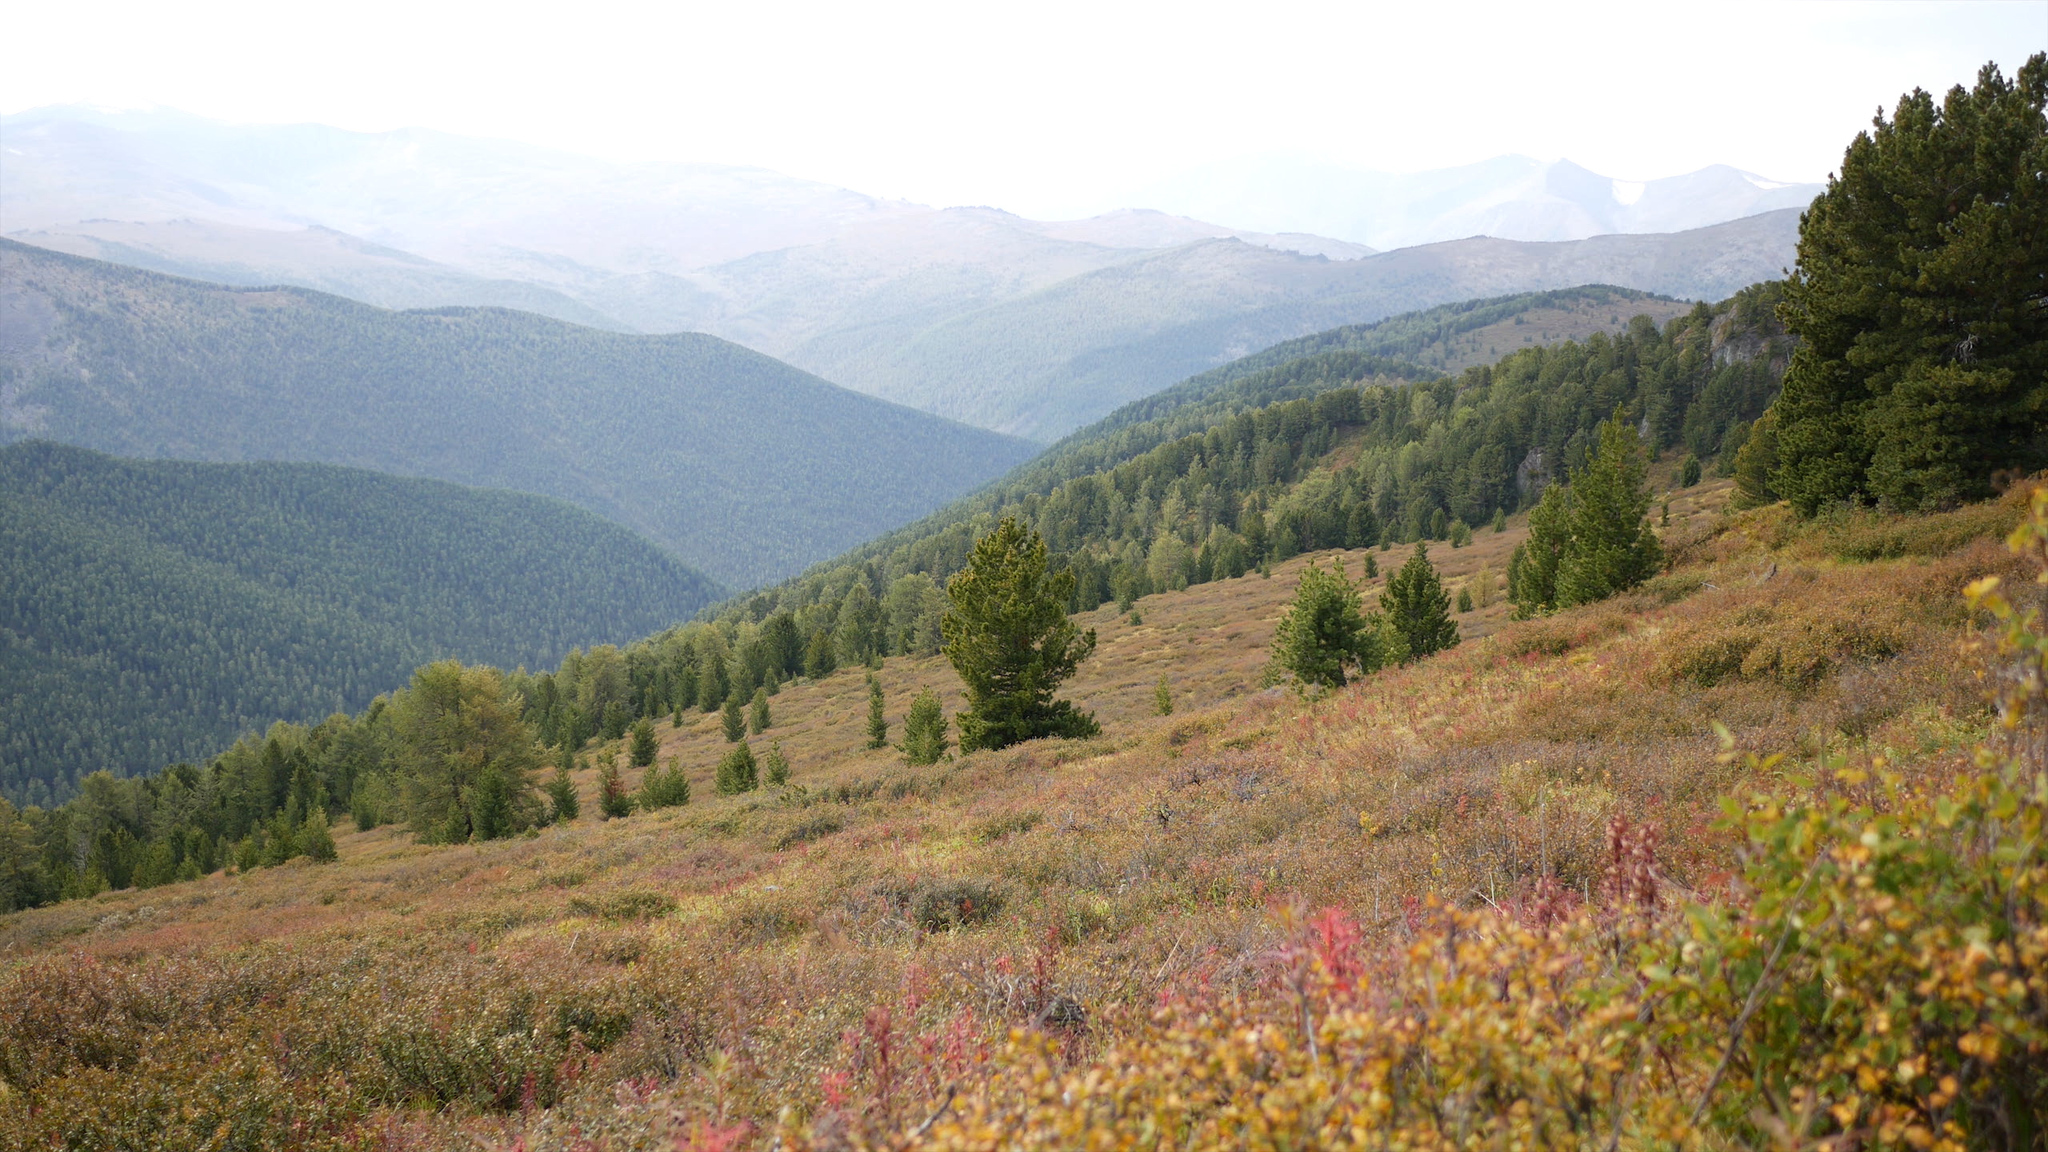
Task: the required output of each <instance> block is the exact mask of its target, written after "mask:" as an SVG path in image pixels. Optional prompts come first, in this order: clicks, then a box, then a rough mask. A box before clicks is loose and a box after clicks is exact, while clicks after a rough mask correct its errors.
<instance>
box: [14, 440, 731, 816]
mask: <svg viewBox="0 0 2048 1152" xmlns="http://www.w3.org/2000/svg"><path fill="white" fill-rule="evenodd" d="M0 590H4V591H0V704H4V707H0V795H4V796H7V797H8V798H10V799H12V800H14V801H16V802H26V803H38V804H45V805H47V804H49V803H51V802H52V801H53V800H61V799H63V798H64V797H66V796H68V795H70V793H71V792H72V791H73V790H74V789H75V788H76V786H77V783H78V781H79V779H80V778H81V777H82V776H83V775H85V774H86V773H89V772H92V771H94V770H97V769H101V768H107V769H112V770H113V771H114V772H115V773H116V774H121V775H126V774H131V773H141V772H145V771H150V772H153V771H156V770H157V769H160V768H162V767H163V766H164V765H166V764H169V763H172V762H174V761H178V760H198V759H201V758H203V757H206V756H210V755H213V754H214V753H216V752H218V751H219V750H220V749H221V748H223V747H225V746H226V745H227V744H228V743H230V742H231V741H233V740H234V739H235V738H236V737H237V736H238V735H240V734H241V733H242V732H244V731H246V730H249V729H252V728H254V729H262V728H265V727H268V726H269V725H270V724H271V723H272V722H273V721H276V720H302V721H311V720H318V719H320V718H322V717H325V716H326V715H328V714H329V713H331V712H335V711H338V710H349V711H354V710H357V709H360V708H362V707H363V706H364V705H366V704H368V703H369V701H370V699H371V698H372V697H373V696H375V695H377V694H378V693H380V692H385V691H388V690H390V689H391V688H392V687H393V686H395V685H398V684H402V683H404V681H405V679H406V677H407V676H409V675H410V674H411V672H412V669H413V668H415V667H416V666H418V665H420V664H423V663H426V662H427V661H430V660H436V659H440V658H443V657H450V656H454V657H460V658H461V659H464V660H470V661H485V662H490V663H494V664H501V665H504V666H506V667H511V666H514V665H519V664H525V665H531V666H535V667H552V666H553V665H554V664H556V663H557V662H559V661H560V660H561V659H562V657H563V656H564V655H565V654H566V653H567V652H568V651H569V650H570V649H571V648H573V647H575V646H576V645H587V644H591V643H596V642H602V641H607V640H625V639H629V638H631V637H634V636H640V635H645V634H647V633H648V632H650V631H653V630H655V629H658V628H661V627H663V626H665V625H667V624H669V623H672V622H674V621H676V620H678V619H682V618H685V617H687V616H689V615H690V614H691V613H693V612H695V611H697V610H698V609H699V608H701V607H702V606H703V605H704V604H705V603H707V602H708V601H710V600H711V599H712V598H713V597H714V596H716V595H717V594H718V588H717V586H716V585H715V584H713V583H712V582H711V581H710V580H708V579H706V578H705V577H704V576H702V575H700V574H698V573H697V572H694V571H692V570H691V569H689V568H687V567H685V566H684V565H683V564H682V563H680V562H679V561H677V560H676V559H674V558H673V557H671V556H669V555H668V554H666V553H664V552H662V551H661V550H660V549H658V548H656V547H654V546H653V545H651V544H648V543H647V542H646V541H644V540H641V539H640V538H638V537H636V536H634V535H633V534H632V533H631V532H628V531H626V530H625V529H623V528H620V527H618V526H616V525H614V524H611V523H608V522H606V521H604V520H601V519H599V518H598V517H595V516H592V515H591V514H589V513H587V512H584V511H583V510H581V509H579V508H576V507H574V506H572V505H569V504H565V503H563V502H561V501H557V500H551V499H548V498H545V497H538V496H529V495H524V494H521V493H513V492H502V491H485V490H477V489H471V488H463V487H458V486H456V485H453V484H446V483H442V482H440V481H434V480H414V479H403V478H399V477H393V476H385V475H382V474H378V473H373V472H365V471H361V470H358V469H351V468H338V467H332V466H327V465H317V464H233V465H229V464H192V463H174V462H169V461H133V460H120V459H114V458H111V457H107V456H102V455H100V454H98V453H95V452H90V451H86V450H84V449H80V448H74V447H69V446H63V445H57V444H52V443H48V442H42V441H32V442H28V443H22V444H15V445H11V446H8V447H6V448H0Z"/></svg>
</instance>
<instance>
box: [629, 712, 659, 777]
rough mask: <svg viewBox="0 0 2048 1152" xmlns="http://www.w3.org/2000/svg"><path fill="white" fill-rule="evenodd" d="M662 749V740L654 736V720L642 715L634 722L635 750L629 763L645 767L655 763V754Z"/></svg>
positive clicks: (637, 766) (636, 766)
mask: <svg viewBox="0 0 2048 1152" xmlns="http://www.w3.org/2000/svg"><path fill="white" fill-rule="evenodd" d="M660 750H661V742H660V741H658V740H656V739H655V738H654V721H652V720H649V719H646V718H645V717H642V718H641V719H639V720H637V721H634V723H633V750H632V753H631V755H630V756H629V757H628V761H627V762H628V763H630V764H632V765H633V767H635V768H645V767H647V766H649V765H651V764H653V763H654V755H655V753H656V752H659V751H660Z"/></svg>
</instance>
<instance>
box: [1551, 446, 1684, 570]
mask: <svg viewBox="0 0 2048 1152" xmlns="http://www.w3.org/2000/svg"><path fill="white" fill-rule="evenodd" d="M1648 472H1649V462H1648V461H1647V460H1646V459H1644V456H1643V450H1642V447H1641V445H1640V444H1639V443H1638V442H1637V440H1636V430H1635V425H1633V424H1631V423H1630V422H1629V421H1627V420H1626V419H1624V418H1623V417H1622V414H1621V412H1620V410H1618V409H1617V410H1616V411H1615V413H1614V417H1613V418H1612V419H1610V420H1608V421H1607V422H1606V423H1604V424H1602V425H1601V426H1600V446H1599V448H1598V450H1596V451H1595V452H1594V453H1593V458H1592V459H1591V460H1589V461H1587V463H1586V466H1585V468H1584V469H1582V470H1580V471H1578V472H1576V473H1574V474H1573V475H1572V478H1571V484H1570V488H1569V491H1570V497H1571V501H1570V513H1569V515H1568V517H1567V519H1566V544H1565V547H1564V552H1563V555H1562V557H1561V558H1560V560H1559V563H1558V567H1557V604H1558V606H1559V607H1561V608H1569V607H1571V606H1573V605H1577V604H1590V603H1592V602H1594V601H1596V600H1604V599H1606V598H1607V597H1609V596H1612V595H1614V594H1615V593H1616V592H1620V591H1622V590H1623V589H1626V588H1633V587H1635V586H1636V585H1638V584H1640V583H1642V582H1643V581H1645V580H1647V579H1649V578H1650V577H1651V576H1654V575H1656V572H1657V569H1658V567H1659V566H1660V565H1662V564H1663V562H1664V550H1663V548H1662V546H1660V545H1659V544H1658V543H1657V534H1656V533H1655V532H1654V531H1652V530H1651V528H1650V521H1649V513H1650V492H1649V489H1648V488H1647V487H1646V486H1645V484H1644V477H1645V476H1646V475H1647V474H1648Z"/></svg>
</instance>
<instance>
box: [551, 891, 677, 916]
mask: <svg viewBox="0 0 2048 1152" xmlns="http://www.w3.org/2000/svg"><path fill="white" fill-rule="evenodd" d="M568 907H569V913H570V915H572V916H594V917H599V918H601V919H605V920H647V919H651V918H653V917H656V916H666V915H668V914H669V913H671V912H674V911H675V910H676V898H675V897H673V896H670V895H669V894H667V893H666V892H650V891H647V890H645V889H628V890H626V891H624V892H608V893H605V894H603V895H599V896H572V897H570V899H569V906H568Z"/></svg>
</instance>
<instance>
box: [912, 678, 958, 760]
mask: <svg viewBox="0 0 2048 1152" xmlns="http://www.w3.org/2000/svg"><path fill="white" fill-rule="evenodd" d="M946 744H947V740H946V710H945V707H944V705H942V704H941V703H940V702H939V694H938V693H937V692H934V691H932V690H931V689H929V688H927V689H925V690H924V691H922V692H919V693H918V694H917V699H915V700H912V701H911V702H910V715H908V716H906V717H904V720H903V758H904V759H906V760H908V761H910V763H912V764H915V765H919V766H923V765H926V764H936V763H938V762H939V760H940V759H941V758H943V757H944V756H945V755H946Z"/></svg>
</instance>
